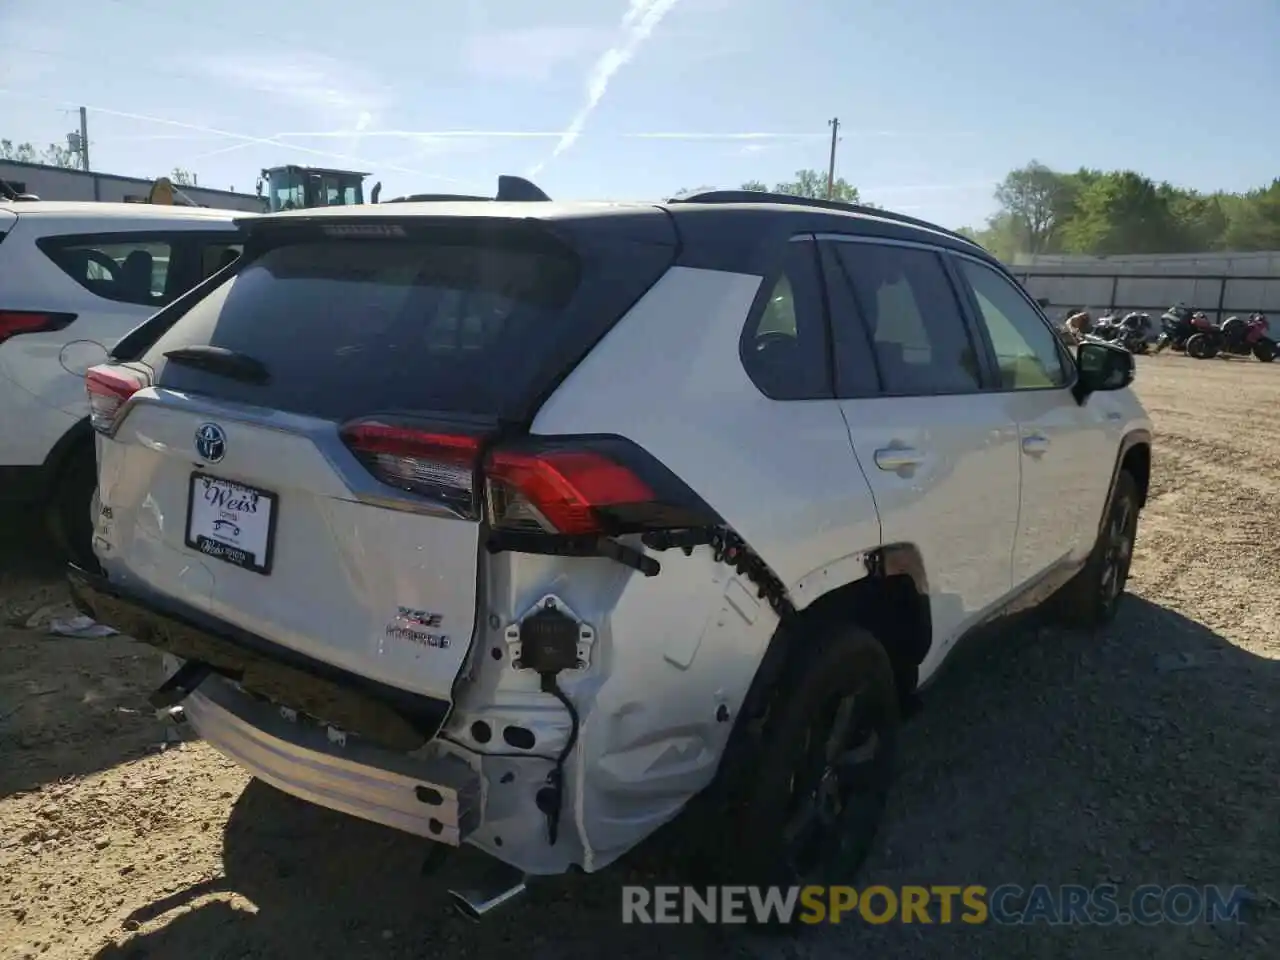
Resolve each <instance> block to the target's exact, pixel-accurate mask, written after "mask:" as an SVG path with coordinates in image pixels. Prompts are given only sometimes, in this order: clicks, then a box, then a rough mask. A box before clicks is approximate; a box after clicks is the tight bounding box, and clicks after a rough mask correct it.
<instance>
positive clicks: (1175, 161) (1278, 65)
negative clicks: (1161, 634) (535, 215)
mask: <svg viewBox="0 0 1280 960" xmlns="http://www.w3.org/2000/svg"><path fill="white" fill-rule="evenodd" d="M55 12H57V14H58V15H57V16H53V15H52V14H54V13H55ZM0 50H3V57H2V58H0V137H3V138H7V139H11V140H15V141H18V142H21V141H31V142H33V143H35V144H36V145H37V146H43V145H45V144H47V143H49V142H50V141H55V140H56V141H59V142H62V141H64V138H65V134H66V133H67V131H69V130H71V129H73V128H74V127H75V126H76V125H77V123H78V120H77V117H76V115H75V112H74V108H75V107H76V106H78V105H80V104H83V105H85V106H87V107H89V109H90V113H89V136H90V143H91V161H92V163H93V166H94V167H95V168H97V169H99V170H103V171H107V172H113V173H124V174H131V175H137V176H146V177H151V176H158V175H161V174H167V173H168V172H169V170H171V169H172V168H173V167H175V166H182V167H185V168H188V169H191V170H194V171H196V173H197V174H198V175H199V179H200V184H201V185H202V186H210V187H221V188H224V189H225V188H227V187H231V186H234V187H235V188H236V189H238V190H244V191H252V189H253V184H254V180H255V179H256V176H257V173H258V171H259V170H260V169H261V168H262V167H264V166H270V165H274V164H278V163H283V162H294V163H307V164H314V165H320V166H338V167H344V168H354V169H361V170H366V171H369V172H372V173H373V174H374V176H373V177H372V178H371V179H370V181H369V184H372V183H373V182H374V180H378V179H380V180H382V182H383V184H384V196H388V197H389V196H395V195H397V194H400V193H406V192H422V191H448V190H460V191H482V192H486V193H488V192H491V191H492V190H493V188H494V186H495V178H496V176H497V175H498V174H499V173H518V174H524V175H528V174H529V173H530V172H531V171H536V175H535V179H536V181H537V182H538V183H539V184H540V185H542V186H543V188H544V189H546V190H547V192H548V193H550V194H551V195H552V196H553V197H557V198H566V199H568V198H601V199H604V198H618V199H622V198H628V199H629V198H646V199H652V198H658V197H665V196H668V195H670V194H672V193H674V192H675V191H677V190H679V189H680V188H683V187H696V186H703V185H710V186H726V187H727V186H737V185H738V184H740V183H741V182H742V181H744V180H747V179H762V180H765V181H767V182H770V183H773V182H775V181H777V180H781V179H785V178H788V177H789V176H790V175H791V174H792V173H793V172H794V171H795V170H796V169H798V168H801V167H814V168H820V169H824V168H825V166H826V162H827V152H828V139H827V137H828V133H829V130H828V127H827V120H828V119H829V118H831V117H833V116H838V117H839V118H840V120H841V122H842V125H843V127H842V131H843V137H842V141H841V143H840V145H839V153H838V157H837V170H838V173H839V174H840V175H841V176H843V177H845V178H846V179H848V180H849V181H850V182H852V183H854V184H855V185H857V186H858V187H859V188H860V189H861V190H862V192H863V196H864V197H865V198H866V199H869V200H872V201H874V202H876V203H879V204H882V205H884V206H887V207H891V208H895V209H900V210H904V211H909V212H911V213H913V214H915V215H917V216H925V217H928V218H931V219H934V220H937V221H939V222H942V223H945V224H947V225H949V226H959V225H962V224H979V223H981V221H982V220H983V218H984V217H985V216H987V215H988V214H989V213H990V212H991V211H992V209H993V207H994V201H993V200H992V197H991V192H992V186H993V184H994V182H995V181H996V180H998V179H999V178H1000V177H1001V176H1002V175H1003V174H1004V173H1005V172H1007V171H1008V170H1009V169H1011V168H1012V167H1015V166H1019V165H1021V164H1023V163H1025V162H1026V161H1027V160H1029V159H1031V158H1033V157H1034V158H1037V159H1039V160H1041V161H1043V162H1045V163H1048V164H1049V165H1050V166H1055V167H1061V168H1066V169H1074V168H1075V167H1078V166H1081V165H1086V166H1094V167H1105V168H1111V167H1129V168H1133V169H1137V170H1140V171H1142V172H1144V173H1146V174H1148V175H1150V176H1152V177H1155V178H1156V179H1167V180H1170V181H1172V182H1174V183H1177V184H1180V185H1183V186H1189V187H1196V188H1200V189H1206V190H1208V189H1214V188H1227V189H1245V188H1248V187H1251V186H1257V185H1261V184H1264V183H1268V182H1270V180H1271V179H1272V178H1273V177H1276V176H1280V123H1277V122H1276V117H1277V115H1278V114H1277V108H1276V102H1277V98H1278V97H1280V3H1277V0H1218V2H1217V3H1204V2H1192V0H1072V2H1070V3H1050V2H1048V0H1043V2H1036V0H964V2H949V0H878V2H876V0H552V2H546V3H533V2H530V0H450V2H447V3H446V2H441V0H422V2H419V3H410V2H406V0H400V2H391V0H363V2H361V3H341V2H339V0H305V2H304V0H296V2H293V3H290V2H280V0H277V2H276V3H269V2H254V3H250V2H247V0H221V2H218V3H213V4H195V3H181V4H180V3H174V2H171V0H169V2H166V0H92V2H90V0H71V2H69V3H67V2H64V3H62V4H55V3H52V2H50V0H41V2H39V3H37V2H36V0H0ZM162 121H163V122H162ZM746 135H756V136H746Z"/></svg>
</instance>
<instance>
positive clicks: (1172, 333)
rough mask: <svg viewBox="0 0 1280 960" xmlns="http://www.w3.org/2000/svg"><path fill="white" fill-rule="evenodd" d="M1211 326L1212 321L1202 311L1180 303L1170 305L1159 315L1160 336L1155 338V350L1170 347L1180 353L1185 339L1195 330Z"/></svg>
mask: <svg viewBox="0 0 1280 960" xmlns="http://www.w3.org/2000/svg"><path fill="white" fill-rule="evenodd" d="M1212 327H1213V324H1212V322H1210V320H1209V318H1208V317H1207V316H1206V315H1205V314H1204V313H1203V312H1202V311H1195V312H1193V311H1192V310H1191V308H1190V307H1185V306H1183V305H1182V304H1178V305H1177V306H1176V307H1170V308H1169V309H1168V310H1166V311H1165V312H1164V314H1163V315H1162V316H1161V317H1160V337H1159V339H1157V340H1156V349H1155V352H1156V353H1160V352H1161V351H1163V350H1165V349H1166V348H1171V349H1173V350H1176V351H1177V352H1179V353H1182V352H1184V351H1185V350H1186V349H1187V341H1188V340H1190V339H1191V338H1192V337H1193V336H1194V335H1195V334H1196V333H1197V332H1199V331H1201V330H1208V329H1210V328H1212Z"/></svg>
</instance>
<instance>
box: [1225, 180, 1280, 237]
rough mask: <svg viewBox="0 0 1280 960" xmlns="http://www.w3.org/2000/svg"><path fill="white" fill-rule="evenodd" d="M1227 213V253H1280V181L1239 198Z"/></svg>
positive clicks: (1272, 182) (1274, 181)
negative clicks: (1237, 251) (1247, 251)
mask: <svg viewBox="0 0 1280 960" xmlns="http://www.w3.org/2000/svg"><path fill="white" fill-rule="evenodd" d="M1229 209H1230V212H1229V213H1228V214H1227V226H1226V229H1225V230H1224V231H1223V246H1224V247H1225V248H1226V249H1228V250H1280V180H1272V181H1271V186H1269V187H1266V188H1264V189H1261V190H1252V191H1250V192H1249V193H1247V194H1245V195H1244V196H1243V197H1240V198H1239V202H1238V203H1236V204H1233V205H1232V206H1231V208H1229Z"/></svg>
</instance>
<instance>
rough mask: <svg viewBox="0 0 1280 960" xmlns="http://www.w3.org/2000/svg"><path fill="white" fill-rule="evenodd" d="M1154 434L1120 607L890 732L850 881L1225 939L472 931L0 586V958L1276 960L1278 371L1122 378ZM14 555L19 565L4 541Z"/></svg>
mask: <svg viewBox="0 0 1280 960" xmlns="http://www.w3.org/2000/svg"><path fill="white" fill-rule="evenodd" d="M1140 367H1141V368H1140V372H1139V391H1140V393H1141V395H1142V397H1143V399H1144V401H1145V402H1146V403H1147V405H1148V408H1149V409H1150V410H1151V412H1152V414H1153V417H1154V420H1155V422H1156V427H1157V430H1158V431H1159V434H1160V436H1159V439H1158V446H1157V464H1156V470H1155V477H1154V484H1153V486H1154V489H1153V491H1152V493H1153V496H1152V500H1151V503H1150V506H1149V508H1148V510H1147V511H1146V513H1145V514H1144V516H1143V522H1142V526H1141V529H1140V533H1139V553H1138V557H1137V560H1136V562H1135V566H1134V570H1133V581H1132V590H1133V593H1134V596H1132V597H1130V598H1129V599H1128V600H1127V601H1126V603H1127V606H1126V607H1125V609H1124V611H1123V613H1122V615H1121V617H1120V619H1119V622H1118V623H1117V624H1116V625H1115V626H1114V627H1113V628H1112V629H1110V630H1109V631H1107V632H1106V633H1105V634H1103V635H1099V636H1089V635H1081V634H1071V633H1065V632H1061V631H1058V630H1055V629H1049V628H1044V629H1040V630H1037V631H1026V632H1024V633H1022V634H1019V635H1018V636H1015V637H1013V638H1011V639H1010V640H1009V641H1007V642H1005V643H1003V644H1002V645H1001V646H999V647H992V646H988V647H985V648H984V649H982V650H980V651H977V652H974V653H971V654H969V655H967V656H966V657H965V658H964V660H963V662H962V663H961V664H960V665H959V667H958V669H955V670H953V671H951V672H950V673H949V674H948V675H947V676H946V678H945V679H944V680H942V681H941V682H940V683H939V684H938V685H937V686H936V687H935V688H934V689H933V690H932V691H931V692H930V694H929V697H928V700H927V705H926V709H925V710H924V712H923V713H922V714H920V715H919V717H918V718H916V719H915V720H913V721H912V723H911V724H910V725H909V727H908V729H907V731H906V735H905V742H904V745H903V747H904V752H903V763H902V771H901V774H900V777H899V780H898V784H897V788H896V793H895V798H894V802H893V813H892V815H891V817H890V819H889V821H888V823H887V825H886V828H885V830H884V833H883V835H882V840H881V843H880V847H879V850H878V852H877V853H876V854H875V856H874V858H873V861H872V862H871V863H870V864H869V865H868V867H867V869H866V870H865V873H864V875H863V877H862V878H861V879H862V881H863V882H864V883H870V882H878V883H886V884H889V885H895V884H904V883H923V884H929V883H955V884H966V883H982V884H986V885H988V886H996V885H999V884H1001V883H1006V882H1020V883H1023V884H1028V885H1029V884H1031V883H1037V882H1042V883H1048V884H1064V883H1083V884H1094V883H1104V882H1113V883H1116V884H1117V885H1119V886H1120V887H1121V889H1122V891H1125V890H1131V889H1132V888H1133V887H1135V886H1137V885H1139V884H1143V883H1158V884H1166V885H1168V884H1177V883H1189V884H1193V885H1199V884H1209V883H1221V884H1225V885H1228V886H1232V885H1236V884H1240V885H1243V886H1245V887H1247V888H1248V889H1249V891H1250V892H1251V894H1252V895H1253V897H1254V899H1252V900H1251V901H1250V902H1248V903H1246V905H1245V909H1244V914H1243V915H1244V917H1245V919H1247V921H1248V924H1247V925H1244V926H1238V925H1234V924H1231V925H1222V926H1218V927H1213V926H1208V925H1193V926H1175V925H1164V926H1159V927H1154V928H1153V927H1137V926H1131V925H1130V926H1112V927H1106V928H1102V927H1093V928H1081V927H1076V928H1069V927H1055V928H1050V927H1047V926H1045V925H1043V924H1041V925H1037V926H1035V927H1030V928H1008V927H998V926H995V925H987V926H983V927H965V926H959V925H957V926H950V927H940V926H934V927H921V926H918V925H916V926H903V925H897V924H893V925H888V926H878V927H872V926H867V925H865V924H862V923H860V922H858V921H854V922H852V923H849V924H846V925H845V926H843V927H840V928H827V929H821V930H814V931H810V932H809V933H808V935H807V936H805V937H803V938H802V939H801V940H799V941H798V942H796V943H782V942H777V941H772V940H768V939H760V938H757V937H754V936H748V935H746V934H743V933H741V932H737V931H734V932H716V931H713V930H705V929H693V928H687V927H679V928H672V927H665V928H653V927H648V928H640V927H625V928H624V927H622V926H621V925H620V924H619V923H618V922H617V919H616V918H617V916H618V910H619V908H618V904H619V899H618V894H617V889H616V888H617V884H618V883H619V882H624V881H626V880H630V881H631V882H650V883H652V882H661V879H662V876H663V874H662V870H663V868H662V866H661V864H662V863H663V862H664V861H663V859H662V857H661V856H660V855H655V854H653V853H646V854H644V855H641V856H638V857H636V858H635V862H634V863H629V864H628V865H627V866H626V867H625V868H622V869H619V870H616V871H613V872H611V873H610V874H608V875H607V876H606V877H604V878H596V879H591V878H585V877H575V878H569V879H566V880H563V881H555V882H550V883H545V882H544V883H543V884H541V885H539V886H535V887H534V888H533V889H532V890H531V892H530V895H529V896H528V897H527V898H526V899H525V900H524V901H523V902H520V903H518V904H516V905H513V906H512V907H511V908H509V909H508V910H507V911H506V912H505V913H500V914H498V915H496V916H494V917H493V918H492V919H490V920H489V921H487V922H486V923H485V924H484V925H483V926H478V927H477V926H474V925H472V924H470V923H468V922H467V921H465V920H463V919H461V918H458V917H456V916H454V915H453V914H452V913H451V912H450V911H449V910H448V909H447V907H446V904H445V901H444V898H443V896H442V891H443V890H444V888H445V887H446V886H447V884H448V877H449V872H450V871H451V870H454V869H457V867H456V866H454V865H446V866H445V867H444V868H443V869H442V870H441V871H440V872H438V873H436V874H434V875H432V876H426V877H424V876H421V875H420V865H421V863H422V858H423V850H424V847H423V845H422V844H420V843H418V842H417V841H414V840H412V839H407V838H405V837H403V836H399V835H396V834H393V833H392V832H390V831H387V830H383V829H380V828H377V827H373V826H370V825H368V824H364V823H360V822H357V821H354V820H350V819H346V818H344V817H341V816H338V815H336V814H330V813H327V812H325V811H322V810H318V809H315V808H311V807H308V806H306V805H304V804H302V803H300V802H296V801H294V800H292V799H290V798H289V797H287V796H284V795H282V794H280V793H278V792H276V791H274V790H272V789H271V788H269V787H266V786H264V785H262V784H261V783H257V782H254V783H250V782H249V780H248V778H247V777H245V775H244V774H242V773H241V772H239V771H238V770H237V769H236V768H235V767H233V766H232V765H231V764H229V763H228V762H226V761H224V760H222V759H221V758H220V757H219V756H218V755H216V754H215V753H214V752H213V751H212V750H211V749H209V748H208V747H206V746H205V745H203V744H201V743H199V742H185V741H182V740H180V739H179V738H175V737H173V735H167V734H166V731H165V728H164V727H163V726H162V725H161V724H160V723H159V722H158V721H157V720H155V719H154V718H153V717H152V716H151V715H150V713H149V711H148V710H147V708H146V706H145V703H144V693H145V691H146V690H147V689H148V687H149V685H150V684H151V683H152V682H153V681H154V677H155V669H156V666H155V663H154V659H153V657H152V656H151V655H150V654H149V653H148V652H147V650H146V649H145V648H143V647H141V646H140V645H137V644H135V643H133V642H132V641H129V640H125V639H120V638H112V639H108V640H82V639H65V638H58V637H54V636H49V635H48V634H47V633H46V632H45V631H43V630H41V629H38V628H37V629H28V628H27V627H26V626H25V624H26V623H27V622H28V620H29V619H30V618H31V617H32V614H33V613H34V614H37V616H36V617H35V622H36V623H39V622H40V621H41V620H42V619H44V618H46V617H47V616H48V611H45V612H44V613H43V614H41V613H40V611H39V609H38V608H40V607H42V606H47V605H49V604H56V603H58V602H59V600H60V592H59V587H58V586H57V583H56V580H51V579H50V576H49V573H48V572H47V571H42V570H41V569H40V566H39V563H38V562H37V558H35V557H33V555H32V554H31V551H30V550H29V549H27V548H25V547H22V546H17V547H15V548H13V549H11V550H9V551H8V554H7V558H6V559H5V560H4V561H3V563H4V566H3V567H0V624H7V625H8V626H0V955H4V956H14V957H23V956H42V957H49V958H61V957H76V958H80V957H102V958H118V957H175V958H178V957H181V958H192V957H198V958H213V957H246V956H262V957H272V958H277V957H293V956H299V957H304V956H305V957H319V956H324V957H328V956H333V957H342V958H344V960H350V958H356V957H365V956H393V957H444V958H447V960H453V958H460V957H481V956H483V957H498V956H504V955H508V954H511V955H516V954H518V955H519V956H521V957H523V958H525V960H538V958H544V957H545V958H552V957H584V958H588V957H589V958H595V957H597V956H599V955H601V954H602V953H604V952H606V951H607V953H608V954H609V955H610V956H613V957H616V958H620V960H621V958H625V957H651V956H655V957H663V956H672V957H675V956H679V957H690V956H700V955H712V954H713V953H714V954H716V955H719V956H743V957H793V958H802V957H813V958H826V957H831V958H834V957H843V956H850V955H854V954H855V953H857V954H861V955H865V956H878V957H895V956H903V957H906V956H910V957H922V958H923V957H938V958H958V957H984V958H990V960H995V958H1011V957H1035V958H1050V957H1082V958H1089V960H1092V958H1098V957H1111V956H1114V957H1118V958H1126V960H1128V958H1138V957H1162V958H1173V960H1183V958H1186V960H1190V958H1199V957H1228V956H1230V957H1264V956H1269V957H1275V956H1277V955H1280V902H1277V901H1278V900H1280V751H1277V749H1276V747H1277V742H1278V741H1280V630H1278V628H1277V619H1278V617H1280V578H1278V577H1277V576H1276V570H1277V567H1278V566H1280V541H1278V540H1277V536H1276V534H1277V529H1278V525H1277V522H1276V510H1277V507H1280V445H1277V442H1276V427H1275V424H1276V414H1275V411H1277V410H1280V369H1277V368H1275V367H1265V366H1262V365H1260V364H1256V363H1253V362H1247V363H1246V362H1236V361H1231V362H1228V361H1213V362H1201V363H1197V362H1194V361H1189V360H1186V359H1185V358H1182V357H1160V358H1152V359H1146V358H1144V359H1143V360H1141V361H1140ZM7 529H8V530H9V538H10V539H11V540H14V541H17V542H18V543H19V544H21V543H23V542H24V540H23V537H22V535H21V531H20V530H18V529H16V528H15V527H14V525H13V524H12V523H10V524H9V526H8V528H7Z"/></svg>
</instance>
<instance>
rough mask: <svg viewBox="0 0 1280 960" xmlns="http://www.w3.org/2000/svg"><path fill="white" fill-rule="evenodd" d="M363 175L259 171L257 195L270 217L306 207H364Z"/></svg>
mask: <svg viewBox="0 0 1280 960" xmlns="http://www.w3.org/2000/svg"><path fill="white" fill-rule="evenodd" d="M367 176H369V174H367V173H358V172H356V171H353V170H326V169H323V168H320V167H299V166H294V165H289V166H283V167H271V168H270V169H268V170H263V171H262V179H261V180H259V181H258V195H259V196H263V192H264V188H265V199H266V201H267V209H268V210H269V211H270V212H271V213H276V212H278V211H281V210H301V209H305V208H309V207H349V206H355V205H358V204H362V203H364V179H365V177H367Z"/></svg>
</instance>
